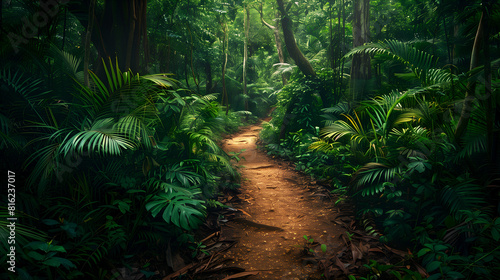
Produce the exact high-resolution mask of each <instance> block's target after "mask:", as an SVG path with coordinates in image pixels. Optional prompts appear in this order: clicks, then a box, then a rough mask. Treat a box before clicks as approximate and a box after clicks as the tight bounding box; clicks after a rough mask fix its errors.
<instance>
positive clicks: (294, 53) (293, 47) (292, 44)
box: [276, 0, 316, 76]
mask: <svg viewBox="0 0 500 280" xmlns="http://www.w3.org/2000/svg"><path fill="white" fill-rule="evenodd" d="M276 2H277V3H278V10H279V11H280V13H281V27H282V28H283V37H284V39H285V45H286V49H287V50H288V54H289V55H290V57H291V58H292V59H293V61H295V64H297V67H299V69H300V71H301V72H302V73H303V74H304V75H306V76H316V72H315V71H314V68H313V67H312V65H311V63H309V60H307V58H306V57H305V56H304V54H303V53H302V52H301V51H300V49H299V47H298V46H297V42H296V41H295V36H294V35H293V30H292V28H293V22H292V20H291V19H290V17H289V16H288V14H287V12H286V9H285V5H284V3H283V0H276Z"/></svg>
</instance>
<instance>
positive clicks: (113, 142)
mask: <svg viewBox="0 0 500 280" xmlns="http://www.w3.org/2000/svg"><path fill="white" fill-rule="evenodd" d="M134 147H135V142H134V141H132V140H130V139H129V138H128V137H126V136H125V135H123V134H120V133H117V131H116V129H114V120H113V119H102V120H98V121H95V122H94V123H93V124H92V126H91V127H90V128H89V129H84V130H82V131H79V132H77V133H75V134H74V135H72V136H71V138H69V139H68V140H67V141H64V142H63V143H61V153H62V154H63V155H64V156H68V155H70V154H72V153H73V152H76V153H77V154H79V155H85V154H95V155H120V154H121V153H122V151H123V150H125V149H133V148H134Z"/></svg>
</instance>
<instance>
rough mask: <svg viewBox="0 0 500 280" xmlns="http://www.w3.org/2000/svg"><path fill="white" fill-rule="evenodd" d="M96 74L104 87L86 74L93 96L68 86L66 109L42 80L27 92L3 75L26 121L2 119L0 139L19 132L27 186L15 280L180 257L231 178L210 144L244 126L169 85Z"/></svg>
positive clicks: (116, 72)
mask: <svg viewBox="0 0 500 280" xmlns="http://www.w3.org/2000/svg"><path fill="white" fill-rule="evenodd" d="M72 69H73V70H74V69H75V68H72ZM70 70H71V68H70ZM104 70H105V74H106V75H105V79H104V80H101V79H100V78H99V77H98V76H97V75H95V74H93V73H90V77H91V80H92V83H91V87H86V86H84V85H82V84H80V83H78V82H76V81H74V87H75V89H74V91H73V92H72V98H71V99H69V100H71V101H64V102H59V103H58V102H57V99H56V100H54V99H52V97H51V96H49V95H47V94H45V92H44V91H43V88H44V83H43V80H39V82H38V83H32V86H31V87H26V85H28V84H22V83H21V84H19V83H20V81H21V80H20V78H19V77H23V76H24V75H23V74H22V72H18V74H15V75H12V74H9V72H8V71H4V72H3V73H4V74H5V78H6V79H7V80H4V81H3V82H5V83H7V86H15V85H18V86H17V88H18V90H17V92H16V91H15V92H13V95H12V98H13V99H16V98H17V99H16V100H19V101H20V102H25V103H27V104H32V105H33V106H28V107H27V109H26V108H24V107H23V109H22V111H26V113H22V111H18V108H17V107H12V108H10V109H9V110H10V111H8V110H7V109H6V108H5V110H4V108H2V116H5V118H1V119H0V120H1V124H2V132H4V135H5V136H14V135H15V133H17V132H16V131H14V126H12V124H14V123H16V125H15V127H16V128H15V129H16V130H17V129H18V130H20V131H23V132H24V134H25V135H26V136H25V137H26V139H27V141H26V143H28V145H27V146H26V147H25V149H26V152H24V151H22V150H20V151H19V152H18V153H19V155H20V156H21V159H22V160H24V161H25V163H24V172H23V176H25V177H26V178H28V181H27V184H26V186H19V187H18V188H17V189H16V191H17V195H18V197H20V202H19V204H18V207H19V211H22V212H24V213H26V214H27V215H29V216H31V217H33V218H34V219H31V221H28V220H27V219H26V220H25V222H26V224H25V225H23V226H20V227H19V228H18V241H19V244H22V245H23V246H24V249H23V250H21V251H22V252H20V254H19V259H18V260H16V261H19V267H23V269H22V273H23V275H31V276H33V277H36V276H37V275H42V274H45V275H48V277H49V278H50V275H52V276H53V277H54V278H56V277H63V278H65V279H73V278H75V277H86V278H92V279H94V278H96V277H99V276H98V274H102V273H105V271H110V270H112V269H113V267H116V266H121V265H129V264H132V263H133V262H135V261H138V259H137V258H142V257H143V256H152V255H158V254H159V253H158V252H165V250H166V248H167V247H168V246H169V245H168V244H175V245H173V246H172V248H171V250H180V249H182V248H184V249H187V248H188V244H189V242H193V241H194V240H193V239H192V237H191V238H189V237H186V236H188V235H189V234H190V233H192V232H193V231H194V230H195V229H196V228H197V227H198V226H199V225H201V224H202V223H203V222H204V218H205V215H206V213H205V209H206V207H205V200H208V199H210V198H211V197H212V196H213V195H214V194H215V193H218V182H219V181H221V180H222V178H223V180H222V181H223V182H224V183H225V184H232V183H233V182H234V180H237V178H238V174H237V173H236V171H235V170H234V169H233V167H232V166H231V164H230V157H229V156H228V155H226V154H225V153H224V152H223V151H222V150H221V149H220V147H219V146H218V145H217V142H216V141H217V140H218V139H220V137H221V134H222V133H226V132H228V131H231V130H234V129H235V127H237V126H238V125H239V124H240V123H241V121H240V119H241V115H239V114H237V113H233V112H231V113H230V114H228V115H226V114H225V112H223V111H222V109H221V108H220V107H219V105H218V104H217V103H216V102H214V101H213V100H214V98H215V97H214V96H212V95H207V96H199V95H195V94H191V93H190V92H187V91H185V90H183V89H181V88H179V87H178V86H177V82H176V81H175V80H173V79H171V78H170V77H169V76H168V75H146V76H140V75H136V74H133V73H132V72H130V71H129V72H121V71H120V69H119V66H118V65H117V64H116V63H111V61H110V63H108V64H105V65H104ZM73 72H74V71H73ZM11 73H12V72H11ZM9 75H10V76H9ZM9 77H10V78H9ZM26 81H30V80H29V79H26ZM19 85H21V87H20V86H19ZM22 87H24V89H23V88H22ZM54 98H56V97H54ZM5 112H9V115H8V117H9V118H10V119H9V118H7V115H3V114H4V113H5ZM23 114H24V116H25V118H26V119H25V120H24V121H23V122H18V120H17V119H16V118H17V117H16V116H17V115H23ZM2 139H4V140H5V141H4V142H2V143H3V144H4V147H7V146H8V145H15V146H20V145H21V144H22V145H24V144H23V140H22V139H20V138H16V137H10V138H2ZM13 167H14V166H13ZM13 167H9V168H13ZM19 172H21V171H19ZM19 176H21V175H19ZM68 186H71V187H68ZM21 197H24V198H25V199H22V200H21ZM32 200H33V203H31V204H30V203H29V202H30V201H32ZM35 202H38V203H35ZM16 210H17V209H16ZM160 215H161V217H160ZM34 228H40V232H38V231H36V230H34ZM47 236H51V237H52V240H51V241H47V240H48V237H47ZM29 241H33V242H31V243H30V242H29ZM35 241H36V242H35ZM144 248H147V249H146V250H144ZM134 256H135V257H134ZM108 260H111V262H110V261H108ZM16 266H17V263H16ZM96 266H98V267H102V270H101V271H97V270H94V269H93V267H96ZM76 268H78V270H76ZM145 272H146V273H148V274H149V272H147V271H145Z"/></svg>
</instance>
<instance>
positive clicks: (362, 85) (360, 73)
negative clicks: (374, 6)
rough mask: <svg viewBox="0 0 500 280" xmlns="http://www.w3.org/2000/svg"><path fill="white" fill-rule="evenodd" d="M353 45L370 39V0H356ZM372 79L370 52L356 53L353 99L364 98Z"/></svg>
mask: <svg viewBox="0 0 500 280" xmlns="http://www.w3.org/2000/svg"><path fill="white" fill-rule="evenodd" d="M352 37H353V47H359V46H362V45H363V44H364V43H367V42H369V41H370V0H354V13H353V22H352ZM369 79H371V65H370V56H369V54H366V53H362V54H356V55H354V56H353V58H352V66H351V85H350V86H351V94H352V97H353V100H359V99H361V98H363V95H364V94H365V93H366V91H367V89H366V85H367V82H368V80H369Z"/></svg>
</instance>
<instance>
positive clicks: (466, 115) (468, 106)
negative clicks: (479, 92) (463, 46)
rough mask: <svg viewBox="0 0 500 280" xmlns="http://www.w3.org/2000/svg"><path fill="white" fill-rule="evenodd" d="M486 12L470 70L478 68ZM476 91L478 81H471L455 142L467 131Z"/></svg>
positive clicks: (478, 31) (479, 27) (479, 29)
mask: <svg viewBox="0 0 500 280" xmlns="http://www.w3.org/2000/svg"><path fill="white" fill-rule="evenodd" d="M485 14H486V13H485V11H483V12H482V14H481V19H480V20H479V25H478V27H477V32H476V37H475V39H474V45H473V46H472V54H471V58H470V67H469V70H472V69H474V68H476V67H477V66H478V60H479V51H480V49H481V45H482V41H483V27H484V21H485ZM475 91H476V81H470V82H468V83H467V92H466V93H465V99H464V104H463V106H462V112H461V113H460V119H459V120H458V124H457V128H456V130H455V140H456V141H459V139H460V138H461V137H462V135H463V134H464V133H465V130H466V129H467V125H468V124H469V119H470V113H471V111H472V106H473V101H474V99H475Z"/></svg>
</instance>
